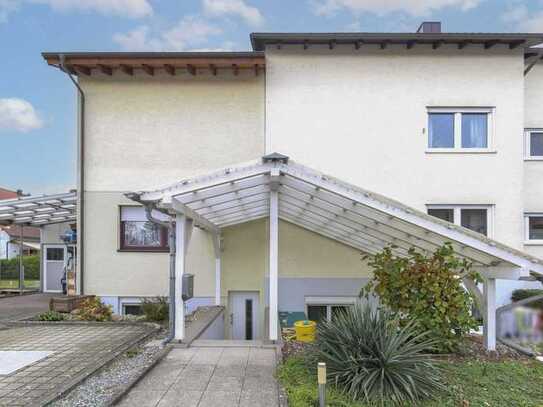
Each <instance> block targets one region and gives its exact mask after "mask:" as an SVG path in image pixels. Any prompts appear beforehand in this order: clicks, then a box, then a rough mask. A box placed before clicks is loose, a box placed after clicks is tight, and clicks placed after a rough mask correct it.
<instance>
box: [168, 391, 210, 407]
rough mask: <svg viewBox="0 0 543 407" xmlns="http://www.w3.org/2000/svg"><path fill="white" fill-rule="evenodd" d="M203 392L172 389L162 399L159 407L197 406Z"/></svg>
mask: <svg viewBox="0 0 543 407" xmlns="http://www.w3.org/2000/svg"><path fill="white" fill-rule="evenodd" d="M203 393H204V392H203V391H195V390H183V391H180V392H179V391H175V390H170V391H168V392H167V393H166V394H165V395H164V396H163V397H162V398H161V399H160V402H159V403H158V406H157V407H197V406H198V403H199V402H200V399H201V398H202V394H203Z"/></svg>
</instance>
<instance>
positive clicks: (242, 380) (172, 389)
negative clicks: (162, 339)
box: [120, 347, 279, 407]
mask: <svg viewBox="0 0 543 407" xmlns="http://www.w3.org/2000/svg"><path fill="white" fill-rule="evenodd" d="M275 365H276V357H275V349H273V348H257V347H239V348H236V347H191V348H187V349H182V348H175V349H173V350H172V351H171V352H170V353H169V354H168V355H167V356H166V357H165V358H164V359H163V360H162V361H161V362H160V363H159V364H158V365H157V366H156V367H155V368H154V369H153V370H152V371H151V372H149V373H148V374H147V376H145V377H144V378H143V379H142V380H141V381H140V382H139V383H138V384H137V385H136V386H135V387H134V388H133V389H132V390H131V391H130V393H128V395H127V396H126V397H125V398H124V399H123V400H122V401H121V403H120V405H121V406H122V407H128V406H138V407H151V406H153V407H155V406H156V407H173V406H175V407H218V406H220V407H234V406H236V407H237V406H240V407H264V406H265V407H277V406H279V392H278V385H277V381H276V380H275V378H274V372H275Z"/></svg>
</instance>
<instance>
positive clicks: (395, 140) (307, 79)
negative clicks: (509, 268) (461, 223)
mask: <svg viewBox="0 0 543 407" xmlns="http://www.w3.org/2000/svg"><path fill="white" fill-rule="evenodd" d="M266 63H267V74H266V138H267V148H268V151H278V152H281V153H283V154H286V155H289V156H290V157H291V158H293V159H294V160H297V161H299V162H301V163H303V164H305V165H308V166H309V167H312V168H316V169H318V170H321V171H323V172H325V173H329V174H331V175H333V176H335V177H338V178H340V179H343V180H346V181H349V182H351V183H353V184H355V185H359V186H361V187H363V188H367V189H369V190H372V191H375V192H379V193H381V194H384V195H385V196H389V197H392V198H395V199H398V200H399V201H401V202H404V203H406V204H408V205H410V206H413V207H415V208H418V209H420V210H426V204H492V205H495V213H494V215H495V216H494V218H495V222H494V223H495V224H494V237H495V238H497V239H498V240H500V241H502V242H504V243H506V244H509V245H513V246H515V247H518V248H522V231H523V225H522V209H521V208H522V206H523V198H522V188H523V162H522V159H521V157H522V143H521V140H520V134H522V131H523V127H524V109H523V108H524V90H523V89H524V85H523V81H524V77H523V69H524V60H523V56H522V50H519V51H518V52H516V51H515V52H511V51H510V50H509V49H508V48H507V47H503V48H501V47H498V46H497V47H495V48H493V49H491V50H486V51H485V50H483V49H482V47H481V48H477V47H468V48H466V49H464V50H462V51H459V50H458V49H457V48H456V47H452V46H451V47H448V46H443V47H441V48H439V49H438V50H432V49H431V47H430V46H428V47H422V46H417V47H415V48H413V49H411V50H406V49H405V47H401V48H399V47H398V48H395V47H389V48H387V49H386V50H380V49H377V47H372V46H365V47H362V48H361V49H360V50H358V51H354V50H353V49H352V47H341V46H338V47H336V48H334V50H332V51H331V50H329V49H328V47H323V49H318V47H311V48H310V49H308V50H306V51H300V47H295V48H294V49H293V48H289V47H287V46H285V47H282V48H281V49H280V50H277V49H276V48H272V47H270V48H269V49H268V50H267V51H266ZM427 107H495V134H494V148H493V149H492V152H491V153H487V154H456V153H449V154H435V153H433V154H430V153H427V152H426V149H427V143H428V135H427V131H426V127H427Z"/></svg>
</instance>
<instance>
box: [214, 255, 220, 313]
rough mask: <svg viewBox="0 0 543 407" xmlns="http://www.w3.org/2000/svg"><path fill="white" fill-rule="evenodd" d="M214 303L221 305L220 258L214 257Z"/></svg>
mask: <svg viewBox="0 0 543 407" xmlns="http://www.w3.org/2000/svg"><path fill="white" fill-rule="evenodd" d="M215 305H221V258H220V257H216V258H215Z"/></svg>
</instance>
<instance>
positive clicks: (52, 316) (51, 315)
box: [38, 311, 64, 322]
mask: <svg viewBox="0 0 543 407" xmlns="http://www.w3.org/2000/svg"><path fill="white" fill-rule="evenodd" d="M38 320H40V321H55V322H56V321H64V315H63V314H61V313H60V312H57V311H47V312H44V313H42V314H40V315H38Z"/></svg>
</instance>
